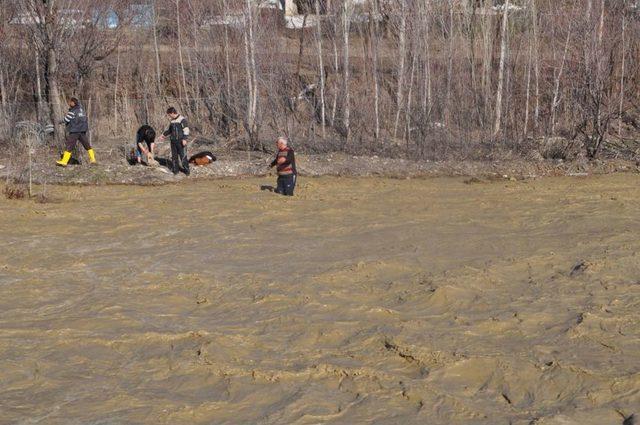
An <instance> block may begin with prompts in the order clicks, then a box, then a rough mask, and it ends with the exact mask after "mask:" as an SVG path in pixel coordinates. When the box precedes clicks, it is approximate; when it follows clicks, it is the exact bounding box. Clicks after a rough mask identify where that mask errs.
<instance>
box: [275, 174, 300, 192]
mask: <svg viewBox="0 0 640 425" xmlns="http://www.w3.org/2000/svg"><path fill="white" fill-rule="evenodd" d="M296 180H297V176H296V175H295V174H291V175H288V176H278V183H277V187H276V193H279V194H281V195H285V196H293V190H294V189H295V188H296Z"/></svg>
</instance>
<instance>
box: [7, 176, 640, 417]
mask: <svg viewBox="0 0 640 425" xmlns="http://www.w3.org/2000/svg"><path fill="white" fill-rule="evenodd" d="M271 183H273V182H272V181H271V180H270V179H269V180H266V179H249V180H225V181H207V182H195V183H188V184H181V185H170V186H163V187H148V188H142V187H124V186H120V187H67V188H64V187H55V188H51V187H48V188H47V192H48V194H49V196H50V197H51V198H52V199H53V200H54V201H55V202H52V203H46V204H38V203H34V202H28V201H8V200H5V199H2V200H1V201H0V235H1V236H0V238H1V239H0V242H1V245H2V250H1V254H0V424H214V423H215V424H223V423H227V424H237V423H250V424H258V423H259V424H319V423H333V424H359V423H376V424H430V425H439V424H443V425H444V424H446V425H455V424H487V425H489V424H491V425H494V424H522V425H524V424H538V425H541V424H545V425H549V424H558V425H560V424H564V425H567V424H569V425H570V424H576V425H577V424H580V425H585V424H598V425H606V424H622V422H623V420H624V419H625V417H628V416H630V415H631V414H633V413H635V414H636V415H638V414H640V256H639V251H640V239H639V236H640V235H639V230H640V229H639V226H638V218H639V216H640V177H639V176H637V175H632V174H620V175H610V176H602V177H590V178H547V179H542V180H535V181H524V182H510V181H500V182H493V183H480V184H465V182H464V181H463V179H456V178H450V179H444V178H443V179H426V180H416V179H414V180H390V179H375V178H371V179H364V178H363V179H347V178H344V179H339V178H328V177H327V178H317V179H305V178H302V179H301V182H300V186H299V189H298V193H297V196H296V197H294V198H291V199H289V198H281V197H279V196H277V195H274V194H272V193H269V192H267V191H261V190H260V186H261V185H265V184H271Z"/></svg>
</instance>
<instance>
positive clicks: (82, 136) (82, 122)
mask: <svg viewBox="0 0 640 425" xmlns="http://www.w3.org/2000/svg"><path fill="white" fill-rule="evenodd" d="M67 104H68V105H69V111H68V112H67V115H65V116H64V119H63V120H62V121H60V124H64V125H65V126H66V127H67V141H66V144H65V151H64V153H63V154H62V158H61V159H60V160H59V161H56V164H58V165H60V166H61V167H66V166H67V164H69V160H70V159H71V152H73V149H74V148H75V147H76V145H77V143H78V142H80V143H82V146H83V147H84V148H85V150H86V151H87V154H89V163H90V164H95V163H96V153H95V151H94V150H93V148H92V147H91V143H90V142H89V138H88V137H87V132H88V131H89V120H88V119H87V114H86V112H85V111H84V108H83V107H82V105H81V104H80V102H79V101H78V99H77V98H75V97H72V98H69V100H67Z"/></svg>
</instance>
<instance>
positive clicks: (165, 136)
mask: <svg viewBox="0 0 640 425" xmlns="http://www.w3.org/2000/svg"><path fill="white" fill-rule="evenodd" d="M170 134H171V127H169V128H167V129H166V130H165V131H163V132H162V134H161V135H160V136H159V137H158V138H157V139H155V140H154V142H155V143H159V142H163V141H164V140H165V139H166V138H167V137H168V136H169V135H170Z"/></svg>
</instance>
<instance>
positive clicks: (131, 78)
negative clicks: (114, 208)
mask: <svg viewBox="0 0 640 425" xmlns="http://www.w3.org/2000/svg"><path fill="white" fill-rule="evenodd" d="M285 3H286V4H285ZM290 3H291V2H290V1H289V0H287V1H286V2H284V1H283V2H280V0H276V1H271V2H269V1H266V2H260V1H253V0H234V1H232V0H151V1H140V2H127V1H121V0H101V1H97V0H75V1H73V2H72V1H67V0H45V1H34V0H27V1H17V0H5V1H3V2H2V3H1V6H0V55H2V58H3V60H2V61H1V62H0V138H1V139H2V141H3V142H4V143H5V144H11V143H14V142H13V141H15V140H16V137H17V136H16V135H17V132H18V131H19V128H20V126H19V125H17V124H18V123H24V122H28V123H30V125H32V126H36V127H37V128H39V129H42V134H43V137H42V143H43V144H45V145H46V146H50V147H51V148H52V149H55V147H56V146H57V144H56V141H55V140H56V137H58V138H59V137H60V133H61V132H62V131H63V128H61V127H59V126H56V128H55V130H56V131H55V135H51V134H49V133H48V132H47V131H46V129H47V125H50V124H52V123H55V122H57V121H58V120H59V119H60V118H61V117H62V114H63V111H64V109H65V108H66V105H65V104H64V97H65V96H70V95H74V96H76V97H78V98H80V99H81V101H82V102H83V103H84V105H85V106H86V108H87V109H88V111H89V114H90V119H91V122H92V124H93V128H92V138H93V140H94V141H96V143H97V145H98V146H99V145H100V141H102V140H105V141H106V140H114V139H120V140H131V139H132V135H133V134H134V133H135V130H136V128H137V127H138V126H139V125H141V124H143V123H150V124H152V125H154V126H157V127H159V126H161V125H162V124H163V123H164V120H165V117H164V114H163V112H164V110H165V109H166V107H167V106H169V105H173V106H176V107H177V108H179V109H180V110H181V111H183V112H184V113H185V114H186V115H187V116H189V118H190V121H191V122H192V125H193V127H194V128H195V130H196V132H197V134H198V135H200V136H202V137H205V138H208V139H213V140H217V141H219V142H220V143H222V144H223V145H224V146H227V147H230V148H241V149H252V150H253V149H257V150H262V149H263V148H264V145H265V143H266V142H267V141H269V142H270V141H271V139H272V138H273V137H274V136H275V135H277V134H286V135H288V136H289V137H290V138H291V139H292V140H293V141H294V142H295V143H296V145H297V146H299V147H300V148H303V149H304V150H306V151H308V152H324V151H328V150H339V151H346V152H349V153H358V154H374V153H375V154H382V155H389V156H402V157H409V158H416V159H447V158H474V159H478V158H493V157H495V156H496V155H500V154H501V153H502V152H504V151H510V152H518V153H522V154H529V153H530V152H532V151H541V150H540V149H539V147H540V146H541V145H543V144H545V143H548V141H549V140H556V141H558V143H556V145H554V146H555V147H554V148H553V149H551V152H549V150H547V151H546V152H543V153H544V155H545V156H547V157H553V158H556V157H557V158H565V157H567V156H568V155H570V153H571V152H573V153H575V154H576V155H583V156H586V157H598V156H602V155H623V156H634V155H635V154H636V152H637V150H638V148H639V147H640V145H639V144H638V142H639V141H640V109H639V108H640V90H639V87H640V61H639V60H638V58H639V57H640V55H639V53H640V51H639V49H640V11H639V7H638V3H637V2H635V1H623V0H620V1H611V0H576V1H545V0H513V1H510V0H504V1H499V2H498V1H494V0H474V1H463V0H449V1H435V0H371V1H362V0H360V1H354V0H344V1H335V0H334V1H329V0H298V1H297V2H294V3H293V4H290ZM285 6H286V7H285ZM287 8H288V9H287ZM285 9H286V10H285ZM291 10H293V12H291ZM296 13H297V14H296Z"/></svg>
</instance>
